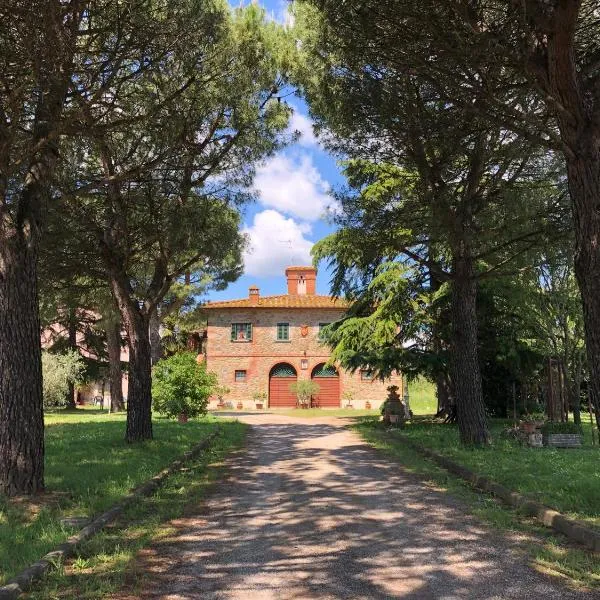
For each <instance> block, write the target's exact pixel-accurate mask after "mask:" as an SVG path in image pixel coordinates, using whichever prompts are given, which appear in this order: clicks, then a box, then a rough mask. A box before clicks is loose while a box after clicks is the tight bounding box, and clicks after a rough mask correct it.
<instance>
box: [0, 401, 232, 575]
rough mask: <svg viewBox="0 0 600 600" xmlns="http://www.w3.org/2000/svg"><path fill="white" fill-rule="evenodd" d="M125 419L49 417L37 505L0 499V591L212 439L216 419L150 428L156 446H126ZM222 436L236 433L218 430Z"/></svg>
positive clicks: (83, 414) (85, 414)
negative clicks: (80, 522)
mask: <svg viewBox="0 0 600 600" xmlns="http://www.w3.org/2000/svg"><path fill="white" fill-rule="evenodd" d="M124 419H125V417H124V415H107V414H106V413H104V414H103V413H100V412H95V411H82V410H81V411H75V412H73V413H62V414H55V415H51V416H50V417H49V418H48V419H47V421H48V426H47V428H46V486H47V491H46V492H45V493H44V494H41V495H39V496H36V497H34V498H17V499H13V500H10V501H9V500H7V499H5V498H0V585H1V584H3V583H5V582H6V581H8V580H9V579H10V578H11V577H12V576H13V575H15V574H16V573H18V572H19V571H20V570H22V569H23V568H25V567H26V566H28V565H29V564H30V563H32V562H34V561H36V560H38V559H39V558H40V557H41V556H43V555H44V554H46V553H47V552H48V551H50V550H52V549H53V548H54V547H55V546H57V545H58V544H60V543H61V542H63V541H65V539H66V538H67V537H69V536H70V535H72V534H73V533H74V532H75V531H76V530H78V529H80V526H76V525H73V526H71V525H67V524H65V523H64V522H62V520H63V519H65V518H67V517H93V516H94V515H96V514H98V513H100V512H102V511H104V510H106V509H107V508H109V507H110V506H111V505H112V504H114V503H115V502H117V501H118V500H119V499H120V498H121V497H122V496H124V495H125V494H127V493H128V492H129V490H130V489H131V488H133V487H135V486H136V485H139V484H140V483H142V482H144V481H145V480H147V479H149V478H150V477H152V476H153V475H155V474H156V473H157V472H158V471H160V470H161V469H162V468H164V467H165V466H167V465H168V464H169V463H170V462H171V461H173V460H174V459H175V458H177V457H179V456H180V455H181V454H182V453H183V452H185V451H186V450H188V449H189V448H190V447H191V446H192V445H194V444H196V443H198V442H199V441H201V440H202V439H203V438H205V437H207V436H208V435H209V434H210V433H211V432H213V431H214V430H215V429H216V428H217V427H218V426H219V424H218V423H217V421H216V420H215V419H214V418H206V419H203V420H197V421H190V422H189V423H187V424H179V423H175V422H172V421H168V420H166V419H156V420H155V421H154V435H155V439H154V440H152V441H149V442H144V443H142V444H133V445H128V444H126V443H125V441H124ZM220 426H221V427H223V428H224V429H225V432H226V434H225V437H227V429H228V428H232V427H237V425H234V424H227V423H221V424H220Z"/></svg>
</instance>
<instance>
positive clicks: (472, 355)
mask: <svg viewBox="0 0 600 600" xmlns="http://www.w3.org/2000/svg"><path fill="white" fill-rule="evenodd" d="M476 299H477V284H476V280H475V277H474V269H473V261H472V259H471V257H470V256H469V255H468V253H467V250H466V249H465V248H464V245H463V246H462V247H461V248H460V250H459V252H458V253H457V255H455V257H454V259H453V279H452V357H451V358H452V380H453V384H454V391H455V394H456V397H455V402H456V411H457V417H458V427H459V431H460V439H461V442H462V443H463V444H465V445H469V446H483V445H487V444H489V443H490V434H489V431H488V426H487V420H486V417H485V407H484V404H483V392H482V386H481V371H480V366H479V358H478V353H477V342H478V340H477V308H476V303H477V300H476Z"/></svg>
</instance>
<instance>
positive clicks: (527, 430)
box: [519, 422, 535, 433]
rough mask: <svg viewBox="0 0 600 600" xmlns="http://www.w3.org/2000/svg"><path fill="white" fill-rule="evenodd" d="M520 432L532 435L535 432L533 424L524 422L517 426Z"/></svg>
mask: <svg viewBox="0 0 600 600" xmlns="http://www.w3.org/2000/svg"><path fill="white" fill-rule="evenodd" d="M519 427H520V429H521V431H524V432H525V433H533V432H534V431H535V423H529V422H524V423H521V424H520V425H519Z"/></svg>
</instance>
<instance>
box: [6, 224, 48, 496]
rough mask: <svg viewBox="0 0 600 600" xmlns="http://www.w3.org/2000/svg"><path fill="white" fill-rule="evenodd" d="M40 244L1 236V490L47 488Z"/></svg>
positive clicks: (14, 491) (11, 492) (27, 491)
mask: <svg viewBox="0 0 600 600" xmlns="http://www.w3.org/2000/svg"><path fill="white" fill-rule="evenodd" d="M36 248H37V244H36V243H29V240H26V239H24V237H23V236H20V235H18V234H17V235H15V236H14V237H13V239H6V238H5V237H4V236H3V237H2V239H0V494H6V495H8V496H12V495H16V494H34V493H36V492H38V491H40V490H42V489H43V488H44V411H43V402H42V358H41V342H40V321H39V315H38V300H37V277H36V258H37V256H36Z"/></svg>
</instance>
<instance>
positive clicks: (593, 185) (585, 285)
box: [567, 134, 600, 426]
mask: <svg viewBox="0 0 600 600" xmlns="http://www.w3.org/2000/svg"><path fill="white" fill-rule="evenodd" d="M589 137H591V134H590V136H589ZM590 142H594V143H590V144H589V145H587V147H583V148H582V149H581V155H578V156H577V157H573V158H571V159H570V160H567V168H568V175H569V190H570V193H571V199H572V201H573V213H574V221H575V241H576V251H575V274H576V276H577V282H578V283H579V289H580V291H581V299H582V303H583V317H584V324H585V342H586V351H587V358H588V368H589V373H590V388H589V391H590V399H591V402H592V406H593V407H594V411H595V414H596V423H597V425H598V426H600V244H599V243H598V240H600V140H598V139H596V140H590Z"/></svg>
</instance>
